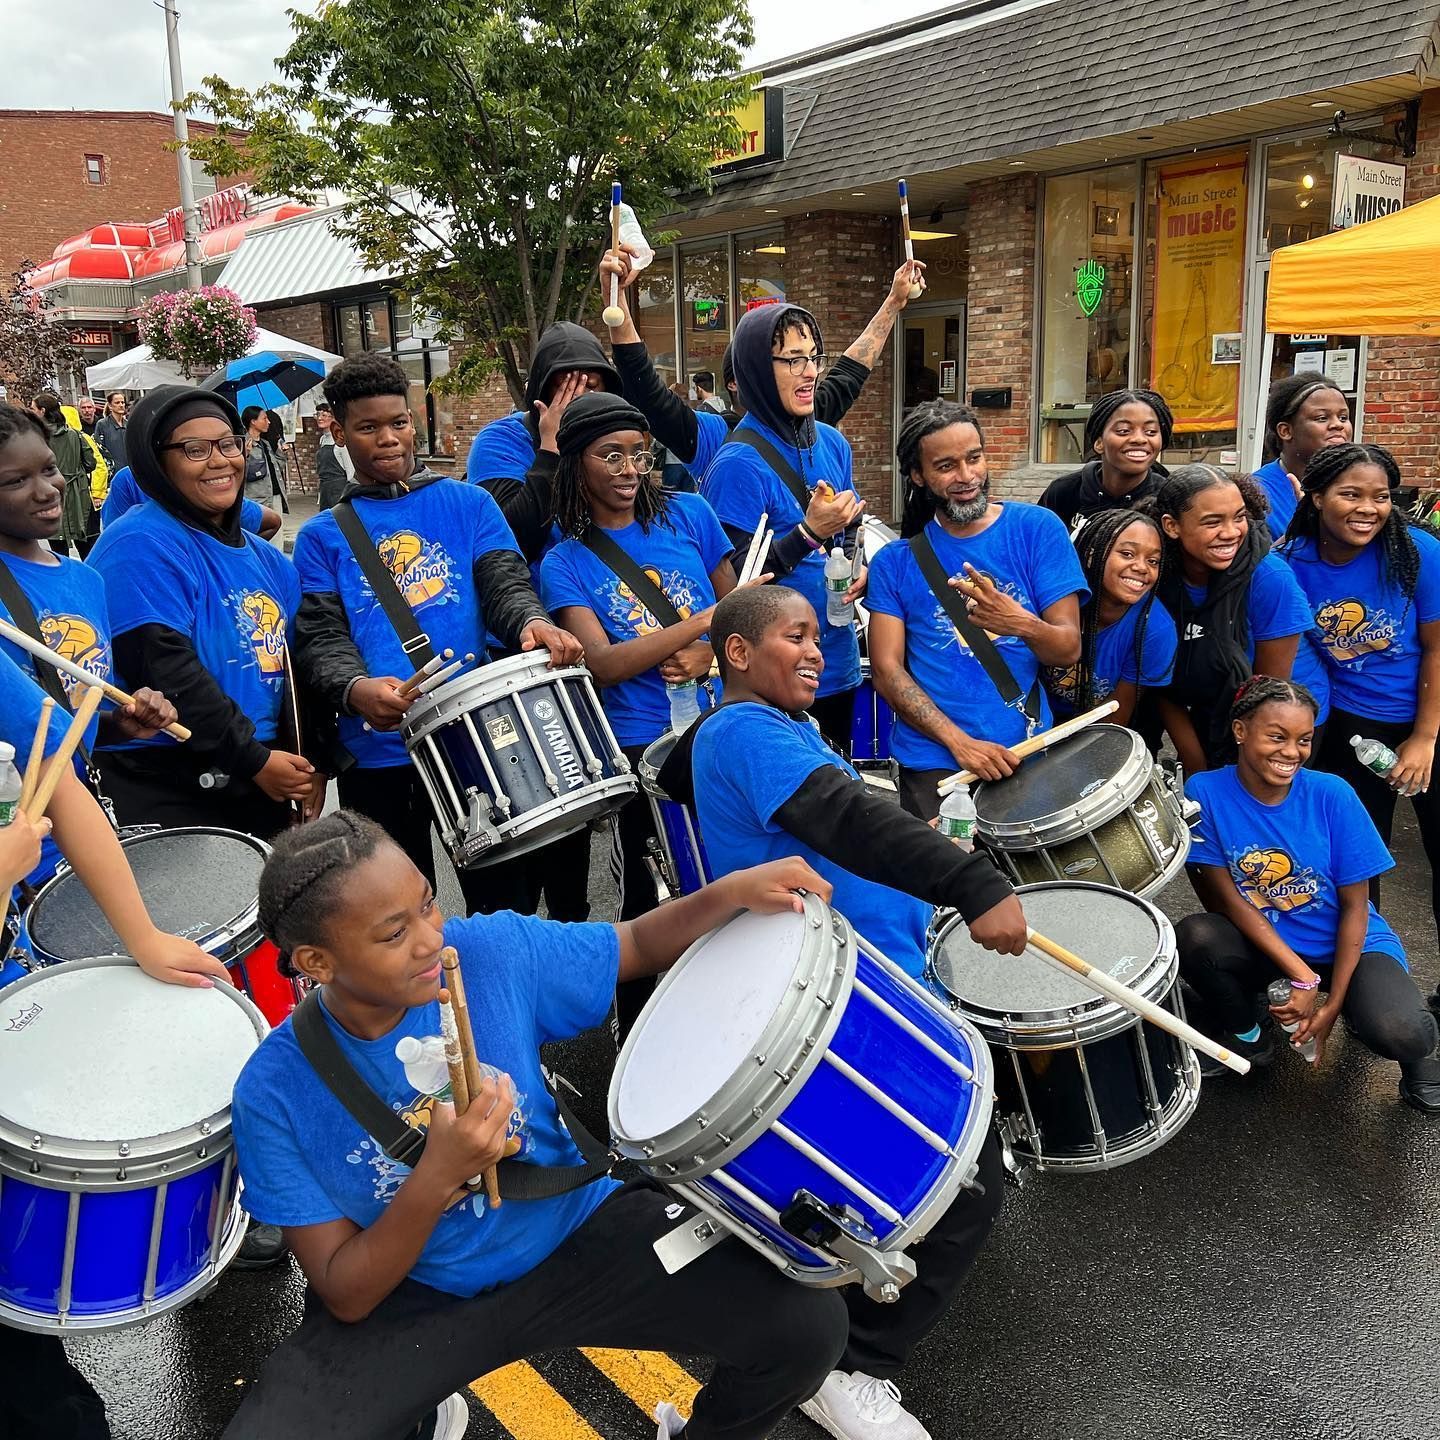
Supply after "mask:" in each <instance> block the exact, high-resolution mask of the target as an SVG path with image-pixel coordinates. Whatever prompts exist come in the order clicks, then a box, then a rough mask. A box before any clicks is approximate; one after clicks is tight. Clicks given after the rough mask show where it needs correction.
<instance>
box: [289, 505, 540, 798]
mask: <svg viewBox="0 0 1440 1440" xmlns="http://www.w3.org/2000/svg"><path fill="white" fill-rule="evenodd" d="M354 504H355V513H356V515H358V516H359V517H360V522H361V524H363V525H364V526H365V531H366V533H367V534H368V535H369V536H370V538H371V540H372V541H374V543H375V548H376V549H377V550H378V551H379V552H380V558H381V559H382V560H384V561H385V563H386V565H388V566H389V567H390V570H391V572H392V573H393V574H394V576H395V579H396V581H397V583H398V584H399V586H400V589H401V590H402V591H403V592H404V595H405V598H406V600H407V601H408V602H409V605H410V609H411V611H412V612H413V613H414V615H415V620H416V623H417V624H418V625H419V626H420V628H421V630H423V631H424V632H425V634H427V635H428V636H429V637H430V643H431V645H432V646H434V648H435V649H436V651H440V650H444V649H446V648H449V649H451V650H453V651H454V652H455V658H456V659H457V660H458V659H460V658H461V657H462V656H464V655H470V654H473V655H475V656H476V657H477V663H479V664H483V663H484V655H485V641H486V630H485V617H484V616H483V615H482V614H481V613H480V596H479V592H478V591H477V590H476V588H475V562H476V561H477V560H478V559H479V558H480V557H481V556H482V555H488V554H489V553H490V552H491V551H493V550H516V549H517V547H516V545H515V537H514V535H513V534H511V531H510V527H509V525H507V524H506V523H505V517H504V515H502V514H501V513H500V507H499V506H498V505H497V504H496V503H495V501H494V499H493V498H492V497H491V495H490V493H489V491H487V490H481V489H479V488H478V487H476V486H472V485H465V484H462V483H461V482H459V481H456V480H449V479H445V480H436V481H435V482H433V483H432V484H429V485H424V486H422V487H421V488H420V489H418V490H412V491H411V492H410V493H409V494H408V495H402V496H400V497H399V498H398V499H396V500H367V499H364V498H357V499H356V500H355V502H354ZM517 553H518V551H517ZM295 566H296V568H297V569H298V570H299V572H300V588H301V589H302V590H303V591H304V593H305V594H307V595H339V597H340V602H341V604H342V605H343V606H344V607H345V617H346V620H347V621H348V623H349V626H350V635H351V638H352V639H353V640H354V641H355V645H356V647H357V648H358V649H359V651H360V655H361V658H362V659H363V660H364V662H365V669H366V671H367V673H369V674H371V675H394V676H396V677H397V678H399V679H401V680H403V679H405V678H406V677H407V676H409V675H411V674H413V673H414V671H415V668H416V666H415V662H414V660H412V659H411V658H410V657H409V656H408V655H406V653H405V651H404V649H403V648H402V646H401V644H400V637H399V636H398V635H396V633H395V627H394V626H393V625H391V623H390V621H389V619H388V618H387V616H386V614H385V611H384V610H383V609H382V608H381V606H380V602H379V601H378V600H377V599H376V598H375V592H374V591H373V590H371V588H370V582H369V581H368V580H366V578H365V575H364V572H363V571H362V570H361V569H360V562H359V561H358V560H357V559H356V558H355V556H354V553H353V552H352V551H351V549H350V545H349V543H348V542H347V541H346V539H345V537H344V536H343V535H342V534H341V533H340V526H339V524H338V523H337V522H336V520H335V517H334V515H333V514H331V512H330V511H328V510H325V511H322V512H321V513H320V514H319V515H317V516H316V517H315V518H314V519H313V520H308V521H306V523H305V525H304V527H303V528H302V529H301V531H300V534H299V535H298V536H297V537H296V540H295ZM340 739H341V741H342V743H343V744H344V745H345V747H346V748H347V749H348V750H349V751H350V753H351V754H352V755H353V756H354V757H355V761H356V764H358V765H359V766H360V767H361V768H362V769H365V770H373V769H376V768H378V767H381V766H388V765H406V764H408V763H409V760H408V757H407V755H406V752H405V742H404V741H403V740H402V739H401V738H400V733H399V731H386V732H381V731H374V730H367V729H366V728H365V722H364V721H363V720H362V719H361V717H360V716H358V715H342V716H341V717H340Z"/></svg>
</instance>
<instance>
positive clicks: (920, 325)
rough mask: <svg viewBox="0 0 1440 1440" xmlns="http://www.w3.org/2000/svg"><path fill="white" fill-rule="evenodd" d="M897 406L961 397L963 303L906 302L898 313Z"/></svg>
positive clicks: (963, 355)
mask: <svg viewBox="0 0 1440 1440" xmlns="http://www.w3.org/2000/svg"><path fill="white" fill-rule="evenodd" d="M900 355H901V361H902V367H901V372H900V410H901V413H902V414H903V413H904V412H905V411H906V410H908V409H909V408H910V407H911V406H912V405H919V404H921V403H922V402H923V401H926V400H935V399H940V400H963V399H964V398H965V306H964V305H963V304H959V305H957V304H955V303H954V302H947V303H946V304H944V305H934V306H923V305H910V306H908V307H907V308H906V309H905V311H904V313H903V314H902V315H901V317H900Z"/></svg>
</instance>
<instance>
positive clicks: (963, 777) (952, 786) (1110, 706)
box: [935, 700, 1120, 795]
mask: <svg viewBox="0 0 1440 1440" xmlns="http://www.w3.org/2000/svg"><path fill="white" fill-rule="evenodd" d="M1119 708H1120V702H1119V701H1118V700H1107V701H1106V702H1105V703H1104V704H1103V705H1097V706H1096V707H1095V708H1094V709H1093V710H1087V711H1086V712H1085V713H1084V714H1083V715H1072V716H1071V717H1070V719H1068V720H1065V721H1062V722H1061V723H1060V724H1059V725H1055V726H1052V727H1051V728H1050V729H1049V730H1042V731H1041V732H1040V733H1039V734H1038V735H1032V736H1031V737H1030V738H1029V739H1028V740H1022V741H1021V742H1020V743H1019V744H1018V745H1011V746H1009V747H1007V748H1008V749H1009V751H1010V753H1011V754H1012V755H1015V756H1018V757H1019V758H1020V759H1022V760H1023V759H1024V758H1025V757H1026V756H1027V755H1033V754H1035V752H1036V751H1037V750H1048V749H1049V748H1050V746H1052V745H1055V744H1058V743H1059V742H1060V741H1061V740H1068V739H1069V738H1070V737H1071V736H1072V735H1074V734H1076V733H1077V732H1078V731H1080V730H1083V729H1084V728H1085V727H1086V726H1087V725H1093V724H1094V723H1095V722H1096V721H1097V720H1103V719H1104V718H1105V717H1106V716H1107V715H1113V714H1114V713H1115V712H1116V711H1117V710H1118V709H1119ZM978 778H979V777H978V776H977V775H976V774H975V772H974V771H973V770H961V771H958V772H957V773H956V774H954V775H947V776H946V777H945V778H944V779H943V780H942V781H941V782H940V783H939V785H937V786H936V787H935V788H936V789H937V790H939V792H940V793H941V794H942V795H948V794H949V793H950V792H951V791H952V790H958V789H959V788H960V786H962V785H973V784H974V783H975V781H976V780H977V779H978Z"/></svg>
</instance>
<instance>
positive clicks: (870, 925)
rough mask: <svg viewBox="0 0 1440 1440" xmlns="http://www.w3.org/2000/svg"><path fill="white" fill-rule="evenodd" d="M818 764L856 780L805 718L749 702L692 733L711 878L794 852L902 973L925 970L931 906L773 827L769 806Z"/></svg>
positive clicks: (727, 709) (776, 805)
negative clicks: (843, 866)
mask: <svg viewBox="0 0 1440 1440" xmlns="http://www.w3.org/2000/svg"><path fill="white" fill-rule="evenodd" d="M822 765H833V766H834V767H835V768H836V769H837V770H843V771H844V772H845V774H847V775H848V776H850V778H851V779H852V780H857V781H858V780H859V776H858V775H857V774H856V772H855V771H854V770H853V769H851V767H850V766H849V765H847V764H846V763H845V762H844V761H843V760H842V759H841V758H840V757H839V756H838V755H837V754H836V753H835V752H834V751H833V750H832V749H831V748H830V747H829V746H828V745H827V744H826V743H825V741H824V739H823V738H822V737H821V735H820V732H819V730H818V729H817V728H816V727H815V726H814V725H813V724H812V723H811V722H810V721H808V720H793V719H791V717H790V716H789V715H787V714H785V712H784V711H783V710H777V709H775V708H774V706H771V705H761V704H758V703H756V702H754V701H742V702H741V703H739V704H735V705H725V706H722V707H721V709H720V712H719V714H717V715H715V716H714V717H713V718H712V719H709V720H706V722H705V723H704V725H703V726H702V727H701V728H700V730H699V731H698V732H697V733H696V735H695V749H694V755H693V760H692V773H693V777H694V785H695V810H696V816H697V818H698V819H699V822H700V831H701V834H703V835H704V837H705V853H706V854H707V855H708V857H709V859H710V865H711V868H712V870H713V873H714V874H715V875H716V876H720V875H728V874H730V873H731V871H733V870H744V869H747V868H749V867H750V866H752V865H763V864H765V863H766V862H767V861H770V860H783V859H785V858H786V857H787V856H791V855H798V856H800V857H801V858H802V859H804V860H807V861H808V862H809V863H810V864H811V865H812V866H813V867H814V868H815V869H816V870H817V871H819V873H820V874H821V875H823V876H824V877H825V878H826V879H827V880H828V881H829V882H830V883H831V884H832V885H833V886H834V887H835V894H834V896H833V897H832V899H831V902H830V903H831V904H832V905H833V906H834V907H835V909H837V910H838V911H839V912H840V913H841V914H842V915H843V916H844V917H845V918H846V919H847V920H848V921H849V922H850V923H851V924H852V925H853V926H854V927H855V928H856V930H858V931H859V932H860V934H861V935H863V936H864V937H865V939H866V940H868V941H869V942H870V943H871V944H872V945H874V946H875V947H876V948H877V949H878V950H880V951H882V952H883V953H884V954H886V955H888V956H889V957H890V959H892V960H893V961H894V962H895V963H896V964H897V965H899V966H901V967H902V968H903V969H904V970H905V971H906V973H907V974H910V975H914V976H917V977H918V976H920V975H922V974H923V973H924V971H925V928H926V926H927V925H928V924H929V923H930V916H931V914H932V913H933V911H932V907H931V906H929V905H927V904H925V903H924V901H922V900H917V899H915V897H914V896H913V895H906V894H904V893H903V892H902V891H899V890H892V889H891V888H890V887H889V886H888V885H877V884H876V883H875V882H874V881H873V880H863V879H861V878H860V876H858V875H852V874H851V873H850V871H848V870H842V869H841V868H840V867H839V866H838V865H836V864H835V863H834V862H833V861H831V860H827V859H826V858H825V857H824V856H823V855H819V854H817V853H816V852H815V851H814V850H812V849H810V848H809V846H807V845H803V844H801V842H800V841H799V840H797V839H796V838H795V837H794V836H793V835H791V834H790V833H789V831H787V830H784V829H782V828H781V827H780V826H779V825H778V824H776V823H775V819H774V816H775V812H776V811H777V810H779V809H780V808H781V807H782V806H784V804H785V802H786V801H787V800H789V799H790V797H791V796H792V795H794V793H795V792H796V791H797V790H798V789H799V788H800V787H801V786H802V785H803V784H804V783H805V781H806V780H807V779H809V777H810V776H811V775H813V774H814V773H815V771H816V770H818V769H820V767H821V766H822Z"/></svg>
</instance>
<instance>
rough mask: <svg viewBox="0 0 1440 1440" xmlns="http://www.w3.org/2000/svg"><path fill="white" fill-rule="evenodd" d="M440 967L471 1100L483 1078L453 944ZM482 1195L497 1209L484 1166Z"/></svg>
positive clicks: (492, 1180) (495, 1188) (494, 1187)
mask: <svg viewBox="0 0 1440 1440" xmlns="http://www.w3.org/2000/svg"><path fill="white" fill-rule="evenodd" d="M440 968H441V971H442V973H443V978H444V980H445V985H446V988H447V989H448V990H449V992H450V1008H451V1009H452V1010H453V1011H454V1012H455V1030H456V1033H457V1035H458V1036H459V1039H460V1059H461V1062H462V1063H463V1065H464V1067H465V1086H466V1088H467V1089H468V1090H469V1092H470V1098H471V1099H472V1100H473V1099H474V1098H475V1096H476V1095H478V1094H479V1093H480V1087H481V1086H482V1085H483V1084H484V1083H485V1077H484V1076H483V1075H482V1074H481V1073H480V1058H479V1056H477V1055H476V1054H475V1032H474V1031H473V1030H471V1028H470V1007H469V1005H468V1004H466V1002H465V977H464V976H463V975H462V974H461V973H460V957H459V955H457V954H456V953H455V947H454V946H453V945H447V946H446V947H445V948H444V949H443V950H442V951H441V952H440ZM485 1193H486V1195H487V1196H488V1197H489V1199H490V1208H491V1209H492V1210H498V1209H499V1208H500V1180H499V1177H498V1176H497V1175H496V1173H495V1167H494V1166H493V1165H487V1166H486V1167H485Z"/></svg>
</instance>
